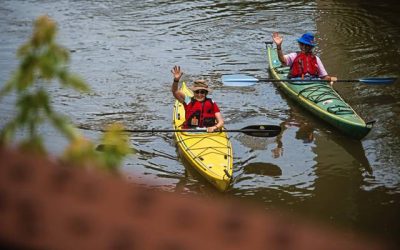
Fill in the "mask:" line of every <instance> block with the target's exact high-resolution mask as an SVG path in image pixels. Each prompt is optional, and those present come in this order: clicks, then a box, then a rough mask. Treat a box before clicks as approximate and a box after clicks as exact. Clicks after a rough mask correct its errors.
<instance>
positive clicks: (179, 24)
mask: <svg viewBox="0 0 400 250" xmlns="http://www.w3.org/2000/svg"><path fill="white" fill-rule="evenodd" d="M398 13H400V8H399V5H398V4H397V2H396V1H394V0H391V1H387V0H386V1H379V2H378V1H352V3H350V2H349V1H332V0H331V1H328V0H321V1H272V0H271V1H235V0H234V1H207V0H196V1H186V0H180V1H165V0H154V1H134V0H132V1H116V0H107V1H106V0H104V1H90V0H79V1H72V0H60V1H46V0H30V1H14V0H2V1H1V5H0V34H1V35H0V43H1V46H0V55H1V56H0V86H3V84H4V82H5V81H6V80H7V79H8V78H9V76H10V74H11V72H12V71H13V70H14V69H15V68H16V66H17V65H18V61H17V59H16V57H15V51H16V49H17V48H18V46H19V45H21V44H22V43H23V42H25V41H26V40H27V39H28V37H29V35H30V33H31V30H32V22H33V20H34V19H35V18H36V17H38V16H39V15H42V14H48V15H49V16H50V17H51V18H53V19H54V20H55V21H56V22H57V23H58V26H59V35H58V41H59V43H61V44H62V45H63V46H65V47H67V48H68V49H69V50H70V51H71V60H72V62H71V70H72V71H73V72H75V73H78V74H79V75H81V76H82V77H83V78H84V79H85V80H86V81H87V82H88V84H90V86H91V87H92V92H91V94H89V95H88V94H80V93H76V92H73V91H71V90H65V89H61V88H59V87H58V86H57V85H53V86H51V87H50V88H49V91H50V92H51V93H52V96H53V98H54V99H53V105H54V106H55V108H56V110H58V111H59V112H60V113H62V114H65V115H68V116H69V117H70V118H71V119H72V121H73V122H74V123H75V124H76V125H78V126H79V127H81V128H86V129H84V130H82V132H83V133H84V134H85V135H86V136H88V137H89V138H92V139H94V140H96V138H99V137H100V132H98V130H100V129H103V128H104V126H105V125H107V124H109V123H112V122H116V121H120V122H123V123H124V124H125V125H126V127H127V128H129V129H150V128H154V129H165V128H167V129H168V128H171V126H172V105H173V103H174V99H173V97H172V95H171V93H170V85H171V81H172V75H171V73H170V70H171V68H172V67H173V66H174V65H176V64H179V65H181V67H182V69H183V71H184V76H183V79H184V80H185V81H187V82H191V81H193V80H194V79H196V78H199V77H203V78H205V79H207V80H209V81H211V84H210V85H211V87H212V88H213V89H214V91H213V93H212V98H213V99H214V100H216V101H217V103H218V105H219V106H220V108H221V110H222V114H223V116H224V118H225V123H226V127H227V128H229V129H237V128H242V127H245V126H247V125H252V124H274V125H281V126H282V127H283V133H282V134H281V136H279V137H276V138H254V137H249V136H246V135H242V134H233V133H232V134H231V135H230V136H231V140H232V144H233V148H234V181H233V183H232V187H231V188H230V190H229V191H228V192H226V193H224V194H220V193H218V192H217V191H216V190H215V189H214V188H212V187H211V186H210V185H209V184H208V183H206V182H205V181H204V180H203V179H202V178H201V177H199V175H198V174H197V173H195V172H194V171H193V170H192V169H191V168H190V167H188V166H187V164H185V163H184V162H182V160H181V159H180V158H179V157H178V156H177V152H176V148H175V144H174V140H173V137H172V134H154V135H152V134H131V137H130V140H131V145H132V147H133V148H135V149H136V150H137V151H138V153H137V154H134V155H130V156H129V157H128V158H127V159H126V161H125V163H124V165H123V166H122V170H123V173H124V176H126V178H127V179H128V180H131V181H133V182H136V183H140V184H143V185H145V186H149V187H152V188H159V189H162V190H167V191H170V192H181V193H190V194H196V195H200V196H211V197H217V198H218V199H220V198H221V199H222V198H225V197H235V198H238V199H243V200H251V201H253V202H255V203H257V204H261V206H264V207H265V209H280V210H283V211H286V212H293V213H295V214H300V215H301V216H303V217H310V218H313V219H316V220H321V221H322V222H323V223H325V224H330V225H333V226H336V227H339V228H345V229H347V230H351V231H354V232H357V233H368V234H371V235H373V236H377V237H383V238H385V239H388V240H391V241H395V242H397V243H399V239H398V232H400V215H399V211H400V144H399V143H398V141H399V140H400V129H399V125H400V123H399V120H398V117H399V116H400V91H399V88H398V84H399V83H396V84H394V85H386V86H372V85H363V84H360V83H337V84H336V85H335V88H336V89H337V91H338V92H339V93H340V94H341V95H342V96H343V97H344V99H346V100H347V101H348V102H349V103H350V104H351V106H352V107H353V108H354V109H355V110H356V111H357V112H358V113H359V114H360V115H361V116H362V117H363V118H365V120H366V121H370V120H376V123H375V127H374V128H373V130H372V131H371V132H370V134H369V135H367V137H365V138H364V139H363V140H361V141H356V140H352V139H350V138H347V137H346V136H344V135H342V134H341V133H340V132H338V131H336V130H335V129H333V128H331V127H330V126H328V125H327V124H325V123H323V122H321V121H320V120H318V119H316V118H314V117H313V116H312V115H310V114H309V113H307V112H306V111H305V110H303V109H302V108H300V107H298V106H297V105H296V104H295V103H293V102H292V101H291V100H289V99H288V98H287V97H286V96H284V95H282V94H281V93H280V92H279V90H278V89H277V87H276V86H275V85H273V84H272V83H258V84H256V85H254V86H250V87H226V86H223V85H222V83H221V81H220V79H221V76H222V75H223V74H232V73H246V74H250V75H253V76H255V77H260V78H261V77H268V72H267V58H266V49H265V45H264V42H265V41H270V40H271V33H272V32H274V31H279V32H281V33H282V34H283V36H284V44H283V49H284V51H287V52H289V51H295V50H297V49H298V48H297V43H296V39H297V38H298V37H299V36H300V35H301V34H302V33H304V32H306V31H311V32H313V33H316V37H317V41H318V46H317V49H316V52H317V53H318V54H319V55H320V56H321V58H322V60H323V62H324V64H325V67H326V68H327V70H328V72H329V73H330V74H331V75H337V76H338V77H339V78H340V79H355V78H361V77H367V76H392V75H394V76H398V75H399V68H400V60H399V59H398V56H399V54H400V21H399V19H398ZM0 105H1V109H0V118H1V119H0V120H1V121H0V125H4V123H5V121H7V120H8V119H10V117H12V115H13V113H14V112H13V110H14V103H13V96H11V97H7V98H5V99H3V100H2V101H1V103H0ZM42 133H43V135H44V136H45V138H46V143H47V144H48V146H49V148H50V150H51V152H53V153H54V154H57V153H59V152H60V151H61V150H62V148H63V147H64V146H65V144H66V142H65V140H64V138H62V137H61V136H60V135H59V134H57V133H56V132H55V131H54V130H53V129H52V128H51V127H48V126H45V127H44V128H42Z"/></svg>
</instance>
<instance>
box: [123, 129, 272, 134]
mask: <svg viewBox="0 0 400 250" xmlns="http://www.w3.org/2000/svg"><path fill="white" fill-rule="evenodd" d="M206 131H207V130H206V129H204V130H203V129H125V130H124V132H131V133H172V132H181V133H182V132H183V133H204V132H206ZM275 131H276V130H272V129H266V130H260V129H226V130H218V131H214V133H219V132H242V133H256V132H258V133H263V132H275Z"/></svg>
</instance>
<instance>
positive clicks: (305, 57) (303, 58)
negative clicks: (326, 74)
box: [289, 52, 319, 78]
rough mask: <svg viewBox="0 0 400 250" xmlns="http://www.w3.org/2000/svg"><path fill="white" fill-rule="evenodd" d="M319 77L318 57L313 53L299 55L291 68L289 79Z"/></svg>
mask: <svg viewBox="0 0 400 250" xmlns="http://www.w3.org/2000/svg"><path fill="white" fill-rule="evenodd" d="M304 76H309V77H318V76H319V75H318V63H317V57H316V56H315V55H313V54H312V53H307V54H306V53H302V52H300V53H297V56H296V58H295V59H294V60H293V63H292V66H290V72H289V78H294V77H301V78H304Z"/></svg>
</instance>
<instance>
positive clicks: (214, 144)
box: [173, 83, 233, 191]
mask: <svg viewBox="0 0 400 250" xmlns="http://www.w3.org/2000/svg"><path fill="white" fill-rule="evenodd" d="M181 90H182V91H183V92H184V93H185V95H187V96H192V95H193V93H192V91H191V90H189V89H188V88H187V87H186V84H185V83H183V84H182V87H181ZM184 122H185V109H184V107H183V104H182V103H180V102H179V101H175V105H174V111H173V126H174V129H182V126H183V123H184ZM174 137H175V140H176V144H177V146H178V148H179V152H180V154H181V155H182V156H183V157H184V158H185V159H186V160H187V161H188V162H189V163H190V165H191V166H192V167H194V168H195V169H196V170H197V171H198V172H199V173H200V174H201V175H202V176H203V177H204V178H205V179H206V180H208V181H209V182H210V183H211V184H212V185H214V186H215V187H216V188H217V189H218V190H220V191H226V190H227V189H228V187H229V185H230V182H231V179H232V172H233V153H232V145H231V142H230V140H229V138H228V135H227V133H226V132H223V131H222V132H220V133H207V132H204V133H201V132H175V133H174Z"/></svg>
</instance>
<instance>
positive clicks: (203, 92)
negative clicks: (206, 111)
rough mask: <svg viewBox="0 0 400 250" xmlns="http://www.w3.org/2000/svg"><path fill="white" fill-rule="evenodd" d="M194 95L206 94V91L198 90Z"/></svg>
mask: <svg viewBox="0 0 400 250" xmlns="http://www.w3.org/2000/svg"><path fill="white" fill-rule="evenodd" d="M194 93H195V94H207V93H208V91H207V90H204V89H200V90H195V91H194Z"/></svg>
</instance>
